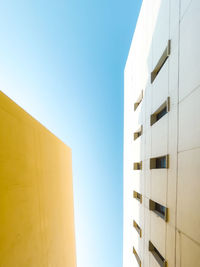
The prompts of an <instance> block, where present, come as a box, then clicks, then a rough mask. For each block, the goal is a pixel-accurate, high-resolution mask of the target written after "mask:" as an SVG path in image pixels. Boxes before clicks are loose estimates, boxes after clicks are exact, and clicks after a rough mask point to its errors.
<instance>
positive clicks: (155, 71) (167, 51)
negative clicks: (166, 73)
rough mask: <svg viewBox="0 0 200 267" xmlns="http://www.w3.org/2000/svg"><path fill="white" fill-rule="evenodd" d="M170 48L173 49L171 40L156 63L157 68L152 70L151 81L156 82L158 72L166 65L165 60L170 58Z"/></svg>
mask: <svg viewBox="0 0 200 267" xmlns="http://www.w3.org/2000/svg"><path fill="white" fill-rule="evenodd" d="M170 50H171V41H170V40H169V41H168V43H167V47H166V48H165V50H164V52H163V54H162V56H161V57H160V59H159V61H158V63H157V64H156V66H155V68H154V69H153V71H152V72H151V83H153V82H154V80H155V78H156V77H157V75H158V73H159V72H160V70H161V69H162V67H163V66H164V64H165V62H166V61H167V59H168V57H169V55H170V52H171V51H170Z"/></svg>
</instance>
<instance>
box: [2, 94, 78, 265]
mask: <svg viewBox="0 0 200 267" xmlns="http://www.w3.org/2000/svg"><path fill="white" fill-rule="evenodd" d="M0 124H1V130H0V148H1V149H0V214H1V216H0V266H2V267H13V266H16V267H36V266H37V267H47V266H59V267H75V266H76V252H75V231H74V208H73V184H72V155H71V149H70V148H69V147H68V146H66V145H65V144H64V143H63V142H61V141H60V140H59V139H58V138H57V137H55V136H54V135H53V134H52V133H51V132H49V131H48V130H47V129H46V128H45V127H44V126H42V125H41V124H40V123H39V122H37V121H36V120H35V119H34V118H32V117H31V116H30V115H29V114H27V113H26V112H25V111H24V110H23V109H22V108H20V107H19V106H18V105H17V104H16V103H14V102H13V101H12V100H11V99H10V98H8V97H7V96H6V95H5V94H3V92H2V91H0Z"/></svg>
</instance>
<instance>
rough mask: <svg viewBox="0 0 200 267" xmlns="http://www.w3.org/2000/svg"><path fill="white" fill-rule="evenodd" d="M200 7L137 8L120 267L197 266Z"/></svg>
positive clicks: (155, 2)
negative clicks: (121, 263) (138, 13)
mask: <svg viewBox="0 0 200 267" xmlns="http://www.w3.org/2000/svg"><path fill="white" fill-rule="evenodd" d="M199 14H200V1H199V0H143V3H142V7H141V12H140V15H139V18H138V23H137V27H136V30H135V34H134V37H133V41H132V44H131V48H130V52H129V55H128V59H127V63H126V67H125V72H124V76H125V90H124V245H123V267H133V266H145V267H150V266H151V267H152V266H168V267H174V266H177V267H197V266H200V256H199V255H200V212H199V207H200V50H199V47H200V35H199V25H200V15H199Z"/></svg>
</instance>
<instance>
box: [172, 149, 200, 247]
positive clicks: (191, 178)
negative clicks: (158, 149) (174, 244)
mask: <svg viewBox="0 0 200 267" xmlns="http://www.w3.org/2000/svg"><path fill="white" fill-rule="evenodd" d="M199 173H200V149H194V150H189V151H185V152H181V153H179V157H178V207H177V226H178V228H179V229H180V230H181V231H183V232H184V233H186V234H187V235H188V236H190V237H191V238H193V239H194V240H196V241H197V242H199V243H200V230H199V229H200V213H199V206H200V194H199V188H200V179H199Z"/></svg>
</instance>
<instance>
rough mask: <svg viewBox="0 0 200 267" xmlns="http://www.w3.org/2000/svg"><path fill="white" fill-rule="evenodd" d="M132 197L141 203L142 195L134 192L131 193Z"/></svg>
mask: <svg viewBox="0 0 200 267" xmlns="http://www.w3.org/2000/svg"><path fill="white" fill-rule="evenodd" d="M133 197H134V198H135V199H137V200H138V201H139V202H140V203H142V195H141V194H140V193H138V192H136V191H133Z"/></svg>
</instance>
